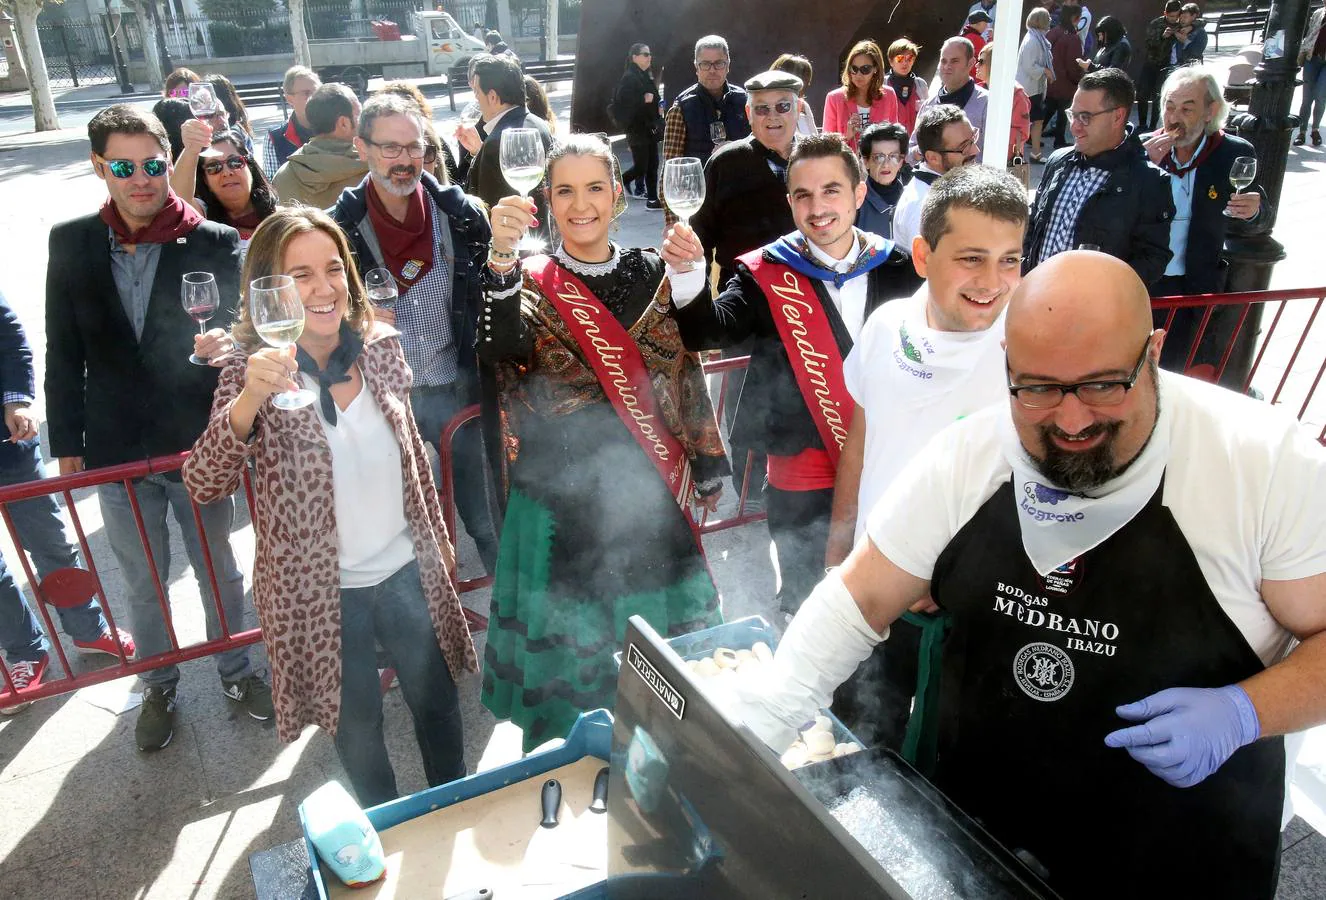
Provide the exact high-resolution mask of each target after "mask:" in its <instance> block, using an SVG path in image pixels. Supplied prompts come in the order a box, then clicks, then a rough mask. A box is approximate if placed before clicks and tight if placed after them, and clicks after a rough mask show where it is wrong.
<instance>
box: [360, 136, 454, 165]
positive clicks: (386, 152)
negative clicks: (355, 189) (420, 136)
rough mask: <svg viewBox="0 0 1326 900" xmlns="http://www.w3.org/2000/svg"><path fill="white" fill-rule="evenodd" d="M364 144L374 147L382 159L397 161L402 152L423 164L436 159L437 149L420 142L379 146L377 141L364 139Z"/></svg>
mask: <svg viewBox="0 0 1326 900" xmlns="http://www.w3.org/2000/svg"><path fill="white" fill-rule="evenodd" d="M364 143H365V144H368V146H370V147H376V148H377V151H378V152H379V153H381V154H382V158H383V159H399V158H400V155H401V153H402V151H404V152H405V153H408V154H409V156H410V159H422V160H423V161H424V162H432V161H433V160H435V159H437V148H435V147H433V146H431V145H429V144H425V143H424V142H423V141H420V142H419V143H417V144H394V143H386V144H379V143H378V142H377V141H370V140H368V139H367V138H365V139H364Z"/></svg>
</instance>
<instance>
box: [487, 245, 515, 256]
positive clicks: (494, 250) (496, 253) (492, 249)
mask: <svg viewBox="0 0 1326 900" xmlns="http://www.w3.org/2000/svg"><path fill="white" fill-rule="evenodd" d="M488 256H489V258H491V259H515V258H516V251H515V250H498V249H497V248H496V247H494V246H492V245H491V244H490V245H489V246H488Z"/></svg>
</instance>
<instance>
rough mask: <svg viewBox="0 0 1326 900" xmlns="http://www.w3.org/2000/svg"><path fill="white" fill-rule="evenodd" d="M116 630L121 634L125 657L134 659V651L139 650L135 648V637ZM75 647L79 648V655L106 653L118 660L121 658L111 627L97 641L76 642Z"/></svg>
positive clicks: (119, 629)
mask: <svg viewBox="0 0 1326 900" xmlns="http://www.w3.org/2000/svg"><path fill="white" fill-rule="evenodd" d="M115 630H116V631H117V632H119V634H120V643H121V644H123V645H124V655H125V656H126V657H127V658H129V659H132V658H133V655H134V651H135V650H136V649H137V648H136V647H135V646H134V636H133V635H132V634H130V633H129V632H127V631H125V630H124V629H123V628H116V629H115ZM74 646H75V647H77V648H78V652H79V653H84V654H93V653H104V654H106V655H107V656H113V657H115V658H116V659H119V658H120V651H119V650H118V649H117V648H116V646H115V635H113V634H111V632H110V628H109V627H108V628H107V629H106V630H105V631H103V632H102V633H101V635H100V637H98V638H97V639H96V640H94V641H74Z"/></svg>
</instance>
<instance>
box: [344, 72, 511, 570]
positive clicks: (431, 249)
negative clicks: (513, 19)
mask: <svg viewBox="0 0 1326 900" xmlns="http://www.w3.org/2000/svg"><path fill="white" fill-rule="evenodd" d="M488 58H489V59H493V58H494V57H488ZM503 62H508V61H507V60H505V58H503ZM510 65H512V66H513V67H514V63H511V64H510ZM354 143H355V146H356V147H357V148H358V149H359V155H360V157H361V158H362V159H363V160H364V162H365V163H367V165H368V177H366V178H365V179H364V180H363V181H362V182H361V183H360V184H359V186H358V187H354V188H347V189H346V190H345V191H342V192H341V196H340V199H338V200H337V201H336V205H335V206H334V207H332V209H331V215H332V218H333V219H335V220H336V224H338V225H340V226H341V228H342V230H344V231H345V234H346V236H347V237H348V238H349V240H350V248H351V249H352V250H353V251H354V254H355V261H356V262H357V263H358V265H359V271H360V272H367V271H368V270H370V269H375V268H385V269H387V270H388V271H390V272H391V274H392V275H393V276H394V277H395V279H396V285H397V289H398V291H399V300H398V301H397V302H396V303H395V304H394V306H393V308H392V309H386V308H383V307H378V308H377V309H375V310H374V315H375V316H376V317H377V318H378V319H381V320H384V321H386V322H387V323H388V324H392V325H394V326H395V328H396V330H397V331H399V332H400V335H401V346H402V348H403V349H404V351H405V361H406V362H407V363H408V364H409V366H410V369H411V371H412V372H413V373H414V386H413V387H412V388H411V390H410V405H411V407H412V409H413V411H414V418H415V422H416V423H417V424H418V426H419V431H420V433H421V434H422V435H423V436H424V440H426V441H429V442H430V443H432V444H434V445H435V446H436V444H437V442H438V440H439V439H440V438H441V435H442V429H443V427H444V426H445V425H446V423H447V422H448V421H449V420H450V419H451V417H452V416H454V415H455V414H456V413H457V412H459V411H460V410H461V409H463V408H464V407H466V406H468V405H469V404H471V403H474V402H477V400H478V363H477V362H476V359H475V354H474V346H475V332H476V329H477V325H478V319H479V301H480V290H479V267H480V266H482V265H484V264H486V261H487V258H488V240H489V237H490V232H489V228H488V218H487V216H486V215H485V214H484V210H483V207H482V205H481V204H480V203H479V201H478V200H476V199H475V198H473V197H471V196H468V195H466V193H465V192H464V191H463V190H462V189H461V188H459V187H457V186H456V185H445V186H444V185H441V184H438V182H437V180H436V179H435V178H433V176H432V175H430V174H428V172H427V171H425V169H426V168H431V167H432V165H433V163H434V162H435V160H436V157H435V155H434V154H435V152H436V151H435V150H434V148H433V147H432V145H430V144H429V143H428V142H427V141H426V140H425V139H424V127H423V118H422V117H421V116H420V114H419V109H418V107H417V106H415V105H414V103H412V102H411V101H410V100H407V99H406V98H405V97H402V96H401V95H400V94H395V93H385V92H384V93H380V94H374V95H373V96H372V97H370V98H369V99H368V100H367V101H366V102H365V103H364V107H363V110H362V111H361V112H360V114H359V133H358V135H357V136H356V137H355V142H354ZM494 155H495V154H494ZM499 177H500V176H499ZM454 449H455V452H456V456H455V469H456V481H455V484H456V508H457V510H458V511H459V512H460V517H461V520H462V521H463V522H464V523H465V529H466V530H467V531H468V532H469V533H470V537H472V538H473V539H474V543H475V545H476V546H477V547H478V550H479V557H480V559H482V560H483V564H484V567H485V568H486V569H487V571H488V572H489V573H491V572H492V571H493V567H494V565H495V564H496V562H497V535H496V532H495V530H494V528H493V518H492V513H491V512H490V510H489V506H488V494H487V487H486V485H487V481H486V475H485V473H486V471H487V467H486V466H485V464H484V460H483V445H482V441H481V439H480V435H479V429H478V427H477V425H476V424H471V425H467V426H466V427H465V428H464V429H462V430H461V431H460V433H459V434H457V436H456V440H455V446H454Z"/></svg>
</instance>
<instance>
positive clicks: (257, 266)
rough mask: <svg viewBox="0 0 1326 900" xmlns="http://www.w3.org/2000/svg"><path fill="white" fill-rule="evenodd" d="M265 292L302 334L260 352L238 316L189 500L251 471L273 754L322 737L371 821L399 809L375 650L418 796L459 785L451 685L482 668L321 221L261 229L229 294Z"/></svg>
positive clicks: (375, 325) (246, 313)
mask: <svg viewBox="0 0 1326 900" xmlns="http://www.w3.org/2000/svg"><path fill="white" fill-rule="evenodd" d="M271 275H288V276H290V277H291V279H293V281H294V284H295V287H296V288H297V290H298V292H299V298H300V300H301V302H302V303H303V305H304V326H303V331H302V332H301V333H300V336H299V340H298V342H297V343H296V345H295V346H293V347H287V348H283V349H277V348H273V347H267V346H265V345H264V344H263V341H262V340H261V339H260V338H259V337H258V334H257V332H256V331H255V329H254V323H253V319H252V316H251V312H250V309H249V305H248V304H247V303H241V304H240V312H239V318H238V319H237V320H236V322H235V327H234V339H235V343H236V345H237V346H238V348H239V349H240V351H241V352H240V353H238V354H236V355H235V356H234V357H232V359H231V361H230V362H229V363H228V364H227V365H226V367H225V369H224V370H223V371H222V373H221V377H220V380H219V381H218V383H217V386H216V394H215V396H214V398H213V400H212V411H211V416H210V419H209V421H208V424H207V428H206V429H205V430H204V431H203V433H202V436H201V437H199V438H198V441H197V443H196V444H195V445H194V447H193V452H192V453H191V454H190V455H189V459H188V462H187V463H186V464H185V467H184V482H185V485H186V486H187V487H188V489H189V493H190V494H192V496H193V497H194V498H195V499H196V500H197V501H198V502H200V503H205V502H207V501H209V500H212V499H215V498H217V497H224V496H228V495H229V494H230V493H233V492H234V491H235V489H236V488H237V487H238V485H239V481H240V477H241V475H242V474H243V473H244V471H245V469H247V468H248V467H249V466H250V465H252V467H253V471H254V473H255V476H254V478H253V487H254V492H255V494H256V504H255V506H256V507H257V512H256V515H255V517H254V521H255V522H256V524H257V554H256V558H255V560H254V567H253V605H254V608H255V609H256V610H257V612H258V618H259V620H260V622H261V623H262V626H263V635H264V637H265V639H266V641H267V654H268V659H269V661H270V662H271V666H272V675H273V677H272V700H273V704H274V706H275V708H276V730H277V736H278V737H279V738H280V739H281V740H283V741H293V740H295V739H296V738H297V737H299V734H300V732H301V731H302V729H303V728H304V726H306V725H309V724H316V725H318V726H319V727H321V728H323V729H325V730H326V731H327V732H329V733H330V734H331V735H332V736H333V738H334V741H335V745H336V753H337V755H338V756H339V757H340V760H341V764H342V765H343V766H344V767H345V771H346V773H347V774H348V775H349V777H350V783H351V785H352V786H353V787H354V791H355V794H356V795H357V797H358V799H359V802H360V803H361V804H362V805H364V806H373V805H376V804H378V803H384V802H386V801H388V800H394V799H395V798H396V778H395V775H394V773H393V772H392V766H391V761H390V759H389V758H388V756H387V748H386V746H385V744H384V743H383V731H382V694H381V690H380V689H379V684H378V671H377V657H376V653H375V652H374V645H375V644H379V643H380V644H381V645H382V647H383V649H384V650H386V652H387V654H388V656H389V657H390V658H391V661H392V664H393V666H394V668H395V669H396V673H397V675H398V676H399V677H400V682H401V690H402V692H403V696H404V697H405V703H406V705H407V706H408V707H409V708H410V714H411V716H412V718H413V720H414V730H415V737H416V739H417V740H418V743H419V750H420V753H421V754H422V756H423V763H424V774H425V776H426V777H427V779H428V783H429V784H430V785H438V784H442V783H444V782H447V781H451V780H453V779H456V778H460V777H462V776H463V775H464V774H465V760H464V746H463V740H462V731H461V715H460V708H459V702H458V696H457V691H456V681H457V680H458V679H459V678H460V676H461V675H462V673H465V672H473V671H475V670H476V669H477V668H478V660H477V659H476V658H475V653H474V644H473V642H472V641H471V640H470V634H469V629H468V628H467V626H466V623H465V617H464V614H463V613H462V611H461V607H460V600H459V598H458V597H457V596H456V592H455V590H454V589H453V588H452V586H451V580H450V574H451V572H452V571H453V570H454V568H455V553H454V551H453V549H452V546H451V542H450V541H449V540H448V538H447V530H446V526H445V525H444V524H443V522H442V510H441V508H440V507H439V505H438V499H437V491H436V490H435V489H434V486H433V476H432V469H431V468H430V465H429V461H428V452H427V448H426V447H425V446H424V442H423V439H422V437H421V436H420V434H419V429H418V428H417V427H416V426H415V422H414V417H413V416H412V415H411V406H410V383H411V381H412V376H411V373H410V368H409V366H408V365H406V362H405V356H404V354H403V352H402V350H401V342H400V335H399V334H398V333H397V332H396V330H395V329H394V328H390V327H388V326H386V325H383V324H382V323H380V322H375V321H374V315H373V310H372V308H371V307H370V306H369V303H368V300H367V298H366V296H365V293H364V286H363V284H362V283H361V282H360V280H359V275H358V272H357V270H356V268H355V263H354V259H353V256H352V254H351V252H350V245H349V243H348V241H347V240H346V237H345V234H344V233H343V232H342V231H341V229H340V228H338V227H337V226H336V223H334V222H333V221H332V220H331V219H330V218H329V217H328V216H327V214H326V213H323V212H321V211H320V210H316V209H311V208H309V207H304V206H300V207H291V208H284V209H281V210H278V211H277V212H276V213H274V214H273V215H272V216H270V217H269V218H268V219H267V221H265V222H264V223H263V224H262V227H260V228H259V229H258V231H257V233H256V234H255V235H254V237H253V244H252V246H251V248H250V252H249V255H248V258H247V260H246V261H245V264H244V276H243V280H242V284H244V285H248V284H250V283H251V282H252V281H253V279H255V278H261V277H265V276H271ZM245 293H247V291H245ZM292 386H302V387H306V388H308V389H310V390H314V391H316V392H317V393H318V400H319V402H317V403H313V404H310V405H308V406H305V407H304V408H302V409H295V410H283V409H278V408H277V407H276V406H274V405H273V403H272V399H271V398H272V395H273V394H276V393H278V392H280V391H284V390H287V389H288V388H290V387H292Z"/></svg>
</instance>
